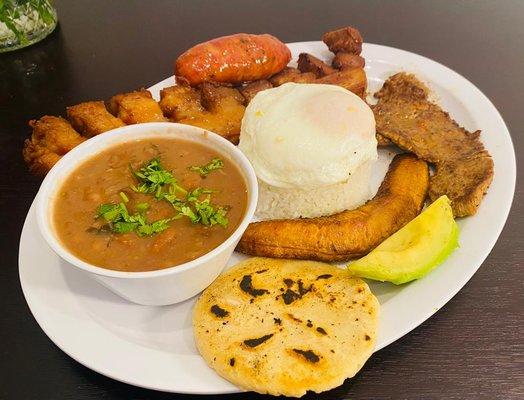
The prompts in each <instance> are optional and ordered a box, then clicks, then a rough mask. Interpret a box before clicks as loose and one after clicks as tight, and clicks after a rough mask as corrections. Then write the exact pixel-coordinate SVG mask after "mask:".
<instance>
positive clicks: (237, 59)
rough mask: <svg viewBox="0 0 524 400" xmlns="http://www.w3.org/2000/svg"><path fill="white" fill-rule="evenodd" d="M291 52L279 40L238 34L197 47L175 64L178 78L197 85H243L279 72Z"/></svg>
mask: <svg viewBox="0 0 524 400" xmlns="http://www.w3.org/2000/svg"><path fill="white" fill-rule="evenodd" d="M290 60H291V52H290V51H289V49H288V48H287V46H286V45H285V44H284V43H282V42H281V41H280V40H278V39H277V38H276V37H274V36H271V35H268V34H264V35H252V34H248V33H237V34H236V35H231V36H224V37H220V38H217V39H213V40H210V41H208V42H204V43H200V44H197V45H196V46H194V47H192V48H190V49H189V50H187V51H186V52H185V53H183V54H182V55H181V56H180V57H178V59H177V60H176V63H175V75H176V76H177V78H182V79H184V80H186V81H188V82H189V84H190V85H192V86H194V85H198V84H200V83H202V82H205V81H214V82H220V83H241V82H246V81H254V80H258V79H266V78H269V77H270V76H271V75H274V74H276V73H277V72H280V71H281V70H282V69H283V68H284V67H285V66H286V65H287V64H288V63H289V61H290Z"/></svg>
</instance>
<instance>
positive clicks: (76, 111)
mask: <svg viewBox="0 0 524 400" xmlns="http://www.w3.org/2000/svg"><path fill="white" fill-rule="evenodd" d="M67 119H69V122H70V123H71V125H72V126H73V128H74V129H76V130H77V131H78V132H80V133H81V134H82V135H84V136H86V137H88V138H90V137H93V136H96V135H99V134H101V133H103V132H107V131H110V130H111V129H115V128H120V127H121V126H125V124H124V123H123V122H122V120H121V119H120V118H117V117H115V116H114V115H112V114H111V113H109V112H108V111H107V109H106V106H105V104H104V102H103V101H88V102H85V103H80V104H77V105H76V106H71V107H67Z"/></svg>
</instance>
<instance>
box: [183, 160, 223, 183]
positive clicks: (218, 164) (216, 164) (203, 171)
mask: <svg viewBox="0 0 524 400" xmlns="http://www.w3.org/2000/svg"><path fill="white" fill-rule="evenodd" d="M223 167H224V161H222V160H221V159H220V158H213V159H212V160H211V161H210V162H209V163H207V164H206V165H202V166H192V167H189V170H190V171H194V172H198V173H199V174H200V176H201V177H202V178H205V177H206V176H207V175H208V174H209V173H210V172H211V171H215V170H217V169H221V168H223Z"/></svg>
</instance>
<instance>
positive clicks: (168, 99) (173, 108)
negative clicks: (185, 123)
mask: <svg viewBox="0 0 524 400" xmlns="http://www.w3.org/2000/svg"><path fill="white" fill-rule="evenodd" d="M159 105H160V108H161V109H162V112H163V113H164V115H165V116H166V117H167V118H169V119H170V120H173V121H177V122H178V121H181V120H183V119H190V118H193V117H194V116H195V115H200V114H202V113H204V112H205V111H206V110H205V108H204V107H203V106H202V96H201V94H200V90H198V89H195V88H193V87H191V86H189V85H177V86H170V87H167V88H165V89H162V90H161V91H160V102H159Z"/></svg>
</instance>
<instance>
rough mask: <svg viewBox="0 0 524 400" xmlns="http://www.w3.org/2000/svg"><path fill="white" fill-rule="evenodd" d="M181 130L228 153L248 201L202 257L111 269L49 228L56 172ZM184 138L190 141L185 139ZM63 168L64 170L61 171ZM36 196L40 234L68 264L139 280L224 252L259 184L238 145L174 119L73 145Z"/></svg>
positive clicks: (251, 208) (252, 205)
mask: <svg viewBox="0 0 524 400" xmlns="http://www.w3.org/2000/svg"><path fill="white" fill-rule="evenodd" d="M153 129H158V131H157V132H151V130H153ZM180 130H182V131H184V132H186V133H189V135H190V136H191V135H202V136H205V137H206V138H207V139H210V140H211V142H215V143H219V144H220V145H221V146H218V148H216V149H215V150H216V151H217V152H219V153H221V154H224V155H227V156H228V157H229V159H230V160H231V162H233V163H234V164H235V165H236V167H237V168H239V169H240V170H241V171H242V173H243V175H244V178H245V180H246V189H247V193H248V200H247V205H246V211H245V212H244V216H243V217H242V220H241V221H240V223H239V225H238V226H237V228H236V229H235V230H234V231H233V232H232V233H231V235H229V237H228V238H227V239H226V240H225V241H223V242H222V243H221V244H220V245H218V246H217V247H215V248H214V249H212V250H211V251H209V252H207V253H205V254H203V255H202V256H200V257H198V258H195V259H194V260H190V261H187V262H185V263H182V264H178V265H174V266H171V267H168V268H163V269H157V270H152V271H140V272H132V271H117V270H112V269H108V268H103V267H98V266H96V265H93V264H91V263H89V262H86V261H84V260H82V259H80V258H78V257H77V256H75V255H73V254H72V253H71V252H70V251H69V250H68V249H67V248H66V247H65V246H64V245H63V244H62V243H61V241H60V240H59V239H58V237H57V235H56V233H55V232H54V229H53V228H52V223H51V217H50V211H51V210H50V208H51V207H52V204H53V200H54V196H53V194H54V193H55V192H56V191H57V190H58V189H59V188H60V187H61V184H56V185H54V184H55V181H56V179H57V175H58V174H61V175H62V176H69V175H70V174H71V173H72V172H73V171H74V170H75V169H76V168H78V167H79V166H80V165H81V164H82V162H85V161H87V160H88V159H89V158H91V157H93V156H95V155H96V154H98V153H100V152H102V151H104V150H105V149H107V148H110V147H111V146H117V145H122V144H124V143H126V142H128V141H132V140H139V139H144V136H148V135H151V137H166V136H168V135H173V137H174V138H176V137H177V133H178V132H180ZM123 135H126V136H127V140H125V139H114V138H115V136H123ZM184 139H185V140H191V139H187V138H184ZM113 140H114V141H113ZM107 142H111V143H110V145H109V146H108V147H106V148H103V147H102V146H103V144H104V143H107ZM233 156H235V158H236V159H235V158H233ZM64 169H65V171H66V172H64ZM53 185H54V186H53ZM36 197H37V203H36V217H37V223H38V227H39V230H40V233H41V234H42V236H43V237H44V239H45V241H46V242H47V244H48V245H49V246H50V247H51V249H52V250H53V251H54V252H55V253H57V254H58V255H59V256H60V257H61V258H62V259H63V260H65V261H67V262H68V263H69V264H72V265H73V266H74V267H76V268H80V269H82V270H84V271H87V272H90V273H92V274H95V275H101V276H105V277H111V278H124V279H141V278H156V277H161V276H165V275H172V274H177V273H182V272H184V271H187V270H190V269H193V268H196V267H198V266H200V265H203V264H206V263H207V262H208V261H210V260H212V259H213V258H214V257H216V256H217V255H219V254H220V253H222V252H223V251H226V250H227V249H228V248H229V247H230V246H231V245H233V244H234V243H235V242H236V241H238V240H239V239H240V237H241V236H242V234H243V233H244V231H245V230H246V228H247V226H248V224H249V223H250V222H251V220H252V218H253V215H254V213H255V209H256V205H257V201H258V184H257V178H256V174H255V170H254V169H253V166H252V165H251V163H250V162H249V160H248V159H247V157H246V156H245V155H244V153H242V152H241V151H240V150H239V149H238V148H237V146H235V145H234V144H232V143H231V142H229V141H228V140H226V139H224V138H223V137H222V136H220V135H218V134H216V133H213V132H211V131H208V130H206V129H203V128H199V127H196V126H192V125H185V124H179V123H175V122H147V123H142V124H135V125H127V126H124V127H120V128H116V129H113V130H111V131H108V132H104V133H102V134H100V135H97V136H95V137H93V138H90V139H89V140H86V141H85V142H83V143H81V144H80V145H78V146H76V147H75V148H74V149H72V150H71V151H69V152H68V153H67V154H65V155H64V156H63V157H62V158H61V159H60V160H59V161H58V162H57V163H56V164H55V165H54V166H53V168H51V170H50V171H49V172H48V173H47V175H46V177H45V178H44V180H43V181H42V184H41V185H40V189H39V191H38V194H37V196H36Z"/></svg>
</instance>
